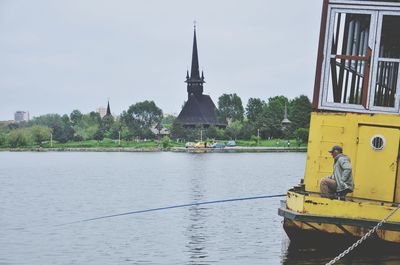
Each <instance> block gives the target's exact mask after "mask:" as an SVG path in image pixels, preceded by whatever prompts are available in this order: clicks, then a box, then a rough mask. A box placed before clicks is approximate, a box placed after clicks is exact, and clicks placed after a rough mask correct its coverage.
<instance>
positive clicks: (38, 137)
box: [30, 125, 52, 145]
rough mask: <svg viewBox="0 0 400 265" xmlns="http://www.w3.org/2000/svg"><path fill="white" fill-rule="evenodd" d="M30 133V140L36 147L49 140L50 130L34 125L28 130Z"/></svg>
mask: <svg viewBox="0 0 400 265" xmlns="http://www.w3.org/2000/svg"><path fill="white" fill-rule="evenodd" d="M30 133H31V135H32V140H33V142H35V143H36V144H38V145H41V144H42V142H44V141H46V140H49V139H50V134H51V133H52V132H51V129H50V128H48V127H44V126H38V125H34V126H32V127H31V128H30Z"/></svg>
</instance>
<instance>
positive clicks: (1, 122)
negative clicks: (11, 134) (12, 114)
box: [0, 120, 15, 125]
mask: <svg viewBox="0 0 400 265" xmlns="http://www.w3.org/2000/svg"><path fill="white" fill-rule="evenodd" d="M14 122H15V121H14V120H8V121H0V125H9V124H12V123H14Z"/></svg>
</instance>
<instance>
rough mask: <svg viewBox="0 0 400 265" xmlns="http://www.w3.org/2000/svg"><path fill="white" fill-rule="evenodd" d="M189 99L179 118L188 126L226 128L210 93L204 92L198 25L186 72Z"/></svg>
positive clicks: (225, 123)
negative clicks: (189, 66) (198, 52)
mask: <svg viewBox="0 0 400 265" xmlns="http://www.w3.org/2000/svg"><path fill="white" fill-rule="evenodd" d="M185 82H186V83H187V93H188V99H187V101H186V103H185V105H184V106H183V108H182V110H181V112H180V113H179V115H178V117H177V120H178V121H179V122H180V123H182V125H183V126H184V127H186V128H193V127H196V126H202V127H206V128H207V127H209V126H211V125H213V126H216V127H219V128H225V127H226V125H227V122H226V121H223V120H220V119H219V118H218V116H217V108H216V107H215V104H214V102H213V101H212V99H211V97H210V96H209V95H204V94H203V84H204V83H205V81H204V73H203V71H202V72H201V76H200V71H199V58H198V54H197V41H196V26H195V27H194V36H193V51H192V67H191V69H190V76H189V71H187V73H186V81H185Z"/></svg>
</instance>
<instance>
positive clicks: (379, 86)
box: [374, 62, 399, 107]
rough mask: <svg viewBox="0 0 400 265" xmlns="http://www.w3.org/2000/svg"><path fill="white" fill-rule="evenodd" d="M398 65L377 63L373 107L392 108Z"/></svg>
mask: <svg viewBox="0 0 400 265" xmlns="http://www.w3.org/2000/svg"><path fill="white" fill-rule="evenodd" d="M398 75H399V63H397V62H378V69H377V76H376V85H375V98H374V105H375V106H381V107H394V103H395V98H396V87H397V78H398Z"/></svg>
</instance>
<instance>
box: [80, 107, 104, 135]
mask: <svg viewBox="0 0 400 265" xmlns="http://www.w3.org/2000/svg"><path fill="white" fill-rule="evenodd" d="M100 128H101V118H100V114H98V113H96V112H91V113H89V114H84V115H83V116H82V118H81V119H80V120H79V122H78V123H77V124H76V125H75V126H74V130H75V135H79V136H80V137H82V138H83V139H84V140H89V139H94V138H93V137H94V134H95V133H96V131H97V130H98V129H100Z"/></svg>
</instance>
